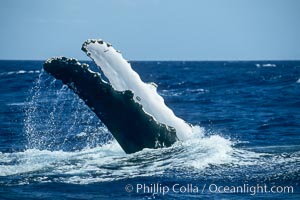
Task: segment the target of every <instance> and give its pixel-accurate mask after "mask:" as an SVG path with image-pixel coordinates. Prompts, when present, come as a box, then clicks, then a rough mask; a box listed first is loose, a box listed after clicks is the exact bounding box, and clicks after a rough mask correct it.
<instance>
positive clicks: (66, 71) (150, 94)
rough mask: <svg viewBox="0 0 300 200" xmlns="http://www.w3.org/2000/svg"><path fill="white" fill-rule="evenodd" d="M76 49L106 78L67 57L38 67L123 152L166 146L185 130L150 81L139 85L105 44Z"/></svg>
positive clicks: (187, 129)
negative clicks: (90, 113) (69, 93)
mask: <svg viewBox="0 0 300 200" xmlns="http://www.w3.org/2000/svg"><path fill="white" fill-rule="evenodd" d="M82 50H83V51H84V52H85V53H86V54H87V55H88V56H89V57H90V58H92V59H93V60H94V61H95V63H96V64H97V66H98V67H99V68H100V70H102V72H103V74H104V75H105V76H106V78H107V79H108V80H109V82H106V81H104V80H103V79H102V77H101V75H100V74H99V73H97V72H93V71H92V70H91V69H90V68H89V66H88V65H87V64H84V63H83V64H81V63H80V62H78V60H76V59H72V58H66V57H55V58H50V59H48V60H47V61H46V62H45V63H44V66H43V67H44V70H45V71H46V72H47V73H49V74H50V75H52V76H53V77H55V78H56V79H58V80H61V81H62V82H63V83H64V84H66V85H67V86H68V87H69V88H70V89H72V90H73V91H74V92H75V93H76V94H77V95H78V96H79V97H80V98H81V99H82V100H83V101H84V102H85V103H86V105H87V106H88V107H89V108H90V109H91V110H92V111H93V112H94V113H95V114H96V115H97V116H98V118H99V119H100V120H101V121H102V122H103V123H104V124H105V125H106V126H107V128H108V130H109V131H110V132H111V133H112V135H113V136H114V138H115V139H116V140H117V142H118V143H119V144H120V146H121V147H122V149H123V150H124V151H125V152H126V153H135V152H137V151H140V150H142V149H144V148H161V147H169V146H171V145H172V144H174V143H175V142H176V141H178V140H183V139H184V138H185V137H186V134H189V132H191V130H192V128H191V126H190V125H189V124H187V123H186V122H184V121H183V120H182V119H180V118H178V117H177V116H175V114H174V113H173V111H172V110H171V109H170V108H168V107H167V106H166V105H165V103H164V100H163V98H162V97H161V96H160V95H159V94H158V93H157V91H156V85H155V84H153V83H152V84H148V83H144V82H143V81H142V80H141V79H140V77H139V75H138V74H137V73H136V72H135V71H133V70H132V68H131V66H130V64H129V63H128V62H127V61H126V60H125V59H124V58H123V57H122V55H121V54H120V53H119V51H117V50H115V49H114V48H113V47H112V45H111V44H109V43H106V42H104V41H102V40H87V41H86V42H85V43H84V44H83V45H82Z"/></svg>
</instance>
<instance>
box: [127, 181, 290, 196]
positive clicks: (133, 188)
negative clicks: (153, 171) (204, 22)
mask: <svg viewBox="0 0 300 200" xmlns="http://www.w3.org/2000/svg"><path fill="white" fill-rule="evenodd" d="M125 191H126V192H128V193H136V194H161V195H165V194H168V193H177V194H216V193H229V194H249V195H256V194H282V193H286V194H291V193H294V187H293V186H268V185H266V184H256V185H249V184H243V185H239V186H233V185H231V186H229V185H227V186H226V185H218V184H214V183H212V184H203V185H196V184H192V183H189V184H185V185H183V184H178V183H175V184H173V185H164V184H161V183H154V184H139V183H137V184H135V185H132V184H127V185H126V186H125Z"/></svg>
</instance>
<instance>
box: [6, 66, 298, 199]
mask: <svg viewBox="0 0 300 200" xmlns="http://www.w3.org/2000/svg"><path fill="white" fill-rule="evenodd" d="M88 63H89V64H90V65H91V68H92V69H93V70H95V71H96V70H97V68H96V66H95V65H94V64H93V63H92V62H89V61H88ZM130 63H131V65H132V68H133V69H134V70H136V71H137V72H138V73H139V74H140V76H141V78H142V80H143V81H144V82H155V83H156V84H157V85H158V88H157V90H158V92H159V94H161V96H163V98H164V99H165V102H166V104H167V105H168V106H169V107H170V108H171V109H172V110H173V111H174V113H175V114H176V115H177V116H179V117H180V118H182V119H184V120H185V121H187V122H189V123H190V124H192V125H193V126H194V127H195V128H194V129H195V130H194V132H195V134H194V135H193V136H191V138H190V139H188V140H187V141H181V142H177V143H175V144H174V145H173V146H172V147H169V148H163V149H144V150H143V151H140V152H137V153H134V154H128V155H127V154H125V153H124V152H123V150H122V149H121V148H120V147H119V145H118V143H117V142H116V141H115V140H114V138H113V137H112V136H111V134H110V133H109V131H108V130H107V128H106V127H105V126H104V125H103V124H102V123H101V121H99V119H98V118H97V117H96V116H95V114H94V113H93V112H92V111H90V109H89V108H88V107H87V106H86V105H85V104H84V102H83V101H82V100H81V99H79V98H78V97H77V95H75V94H74V93H73V92H72V91H71V90H70V89H68V88H67V87H66V86H64V85H62V83H61V82H60V81H56V80H55V79H54V78H52V77H51V76H49V75H48V74H47V73H46V72H44V71H43V70H42V65H43V61H0V85H1V87H0V95H1V96H0V101H1V107H0V113H1V115H0V199H1V200H2V199H49V200H50V199H202V198H203V199H252V198H257V199H300V186H299V183H300V136H299V134H300V61H233V62H229V61H226V62H225V61H224V62H223V61H218V62H213V61H208V62H204V61H203V62H191V61H190V62H185V61H174V62H167V61H151V62H150V61H132V62H130ZM116 117H117V116H116Z"/></svg>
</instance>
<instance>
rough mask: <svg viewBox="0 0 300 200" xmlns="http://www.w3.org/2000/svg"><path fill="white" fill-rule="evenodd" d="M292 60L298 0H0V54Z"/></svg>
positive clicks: (299, 53)
mask: <svg viewBox="0 0 300 200" xmlns="http://www.w3.org/2000/svg"><path fill="white" fill-rule="evenodd" d="M89 38H101V39H104V40H105V41H108V42H110V43H112V44H113V46H114V47H115V48H116V49H118V50H120V51H121V52H122V54H123V56H124V57H125V58H126V59H128V60H199V61H201V60H300V1H299V0H26V1H25V0H0V44H1V45H0V59H18V60H45V59H47V58H49V57H53V56H67V57H74V58H78V59H80V60H88V57H86V55H85V54H84V53H83V52H82V51H81V50H80V49H81V45H82V43H83V42H84V41H85V40H86V39H89Z"/></svg>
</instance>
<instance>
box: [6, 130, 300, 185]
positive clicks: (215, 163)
mask: <svg viewBox="0 0 300 200" xmlns="http://www.w3.org/2000/svg"><path fill="white" fill-rule="evenodd" d="M194 132H195V134H194V137H193V138H190V139H188V140H186V141H184V142H177V143H175V144H174V145H173V146H172V147H169V148H162V149H144V150H142V151H140V152H137V153H134V154H125V153H124V152H123V150H122V149H121V147H120V146H119V144H118V143H117V142H116V141H114V140H113V141H111V142H109V143H107V144H105V145H102V146H98V147H95V148H85V149H82V150H80V151H74V152H65V151H61V150H59V151H49V150H38V149H28V150H26V151H24V152H15V153H0V185H1V184H5V185H23V184H30V183H46V182H60V183H72V184H90V183H97V182H107V181H115V180H122V179H128V178H136V177H151V176H156V177H168V176H171V177H172V176H174V171H176V176H177V177H178V178H180V177H182V178H185V177H193V178H196V177H198V178H199V177H202V178H204V177H206V176H207V175H209V176H210V177H211V178H213V179H223V178H224V174H226V176H230V177H231V178H234V177H238V176H240V175H241V174H242V173H245V172H246V173H249V172H251V171H253V169H254V168H255V169H256V170H258V171H256V172H255V173H258V174H260V176H261V178H262V177H263V178H267V177H266V176H268V175H270V176H271V175H272V173H275V174H276V173H279V174H280V173H281V172H282V171H280V169H282V167H285V171H288V173H291V174H294V173H296V171H297V168H295V163H299V161H300V157H299V155H300V151H299V147H297V148H295V152H288V153H285V154H284V153H283V154H279V155H277V154H274V153H272V152H268V153H266V152H260V153H259V152H254V151H253V150H254V149H251V151H250V150H246V149H241V148H236V147H234V146H235V145H236V144H235V142H233V141H231V140H229V139H225V138H223V137H221V136H219V135H217V134H215V135H210V136H208V135H202V133H203V130H201V128H200V127H196V128H195V129H194ZM264 148H266V149H267V150H270V149H271V148H276V147H270V148H268V147H264ZM277 148H281V147H277ZM258 149H259V150H260V151H262V149H261V148H259V147H258ZM287 168H288V169H287ZM249 169H251V170H249ZM276 169H279V171H278V170H276ZM266 171H267V172H268V175H266V174H265V172H266ZM252 173H253V172H252ZM258 174H256V176H254V178H255V179H257V178H258V177H257V176H258ZM1 177H2V178H1ZM4 177H8V179H9V180H11V181H12V182H10V181H8V182H7V180H6V181H5V179H3V178H4ZM12 177H14V178H12Z"/></svg>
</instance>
